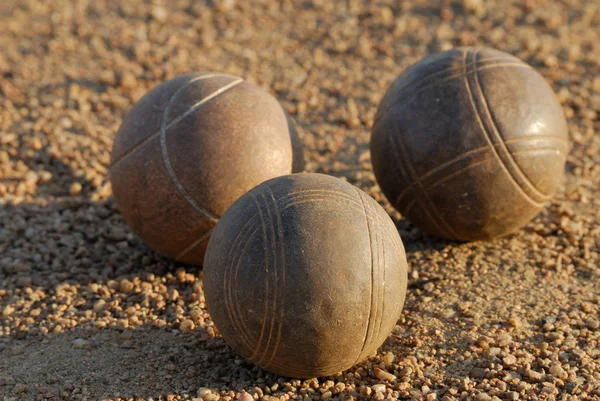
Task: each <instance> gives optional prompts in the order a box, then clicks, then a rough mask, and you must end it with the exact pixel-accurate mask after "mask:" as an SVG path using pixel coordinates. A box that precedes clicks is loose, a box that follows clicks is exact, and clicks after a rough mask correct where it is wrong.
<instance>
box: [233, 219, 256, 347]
mask: <svg viewBox="0 0 600 401" xmlns="http://www.w3.org/2000/svg"><path fill="white" fill-rule="evenodd" d="M258 229H259V227H258V225H256V227H255V226H254V225H253V230H252V231H251V232H250V234H249V235H248V237H247V238H246V239H245V241H244V245H243V247H242V250H241V251H240V252H239V256H238V257H237V261H236V262H235V264H234V268H233V280H231V285H230V286H229V296H230V297H231V298H230V299H231V301H232V302H233V310H234V316H235V319H237V326H238V327H239V328H240V331H238V332H237V334H238V335H239V334H240V333H245V334H243V335H245V338H246V339H247V343H248V345H247V347H248V350H251V349H252V348H253V347H254V346H255V343H256V339H255V338H254V336H253V335H252V334H251V333H250V330H248V327H247V326H246V321H245V318H244V313H243V312H242V310H241V308H240V302H239V301H238V294H239V291H237V288H238V282H239V280H238V277H239V275H238V273H239V271H240V266H241V263H242V256H243V255H244V252H246V249H247V248H248V245H249V244H250V243H251V241H252V238H253V237H254V234H256V233H257V232H258ZM234 288H235V289H236V291H234ZM232 293H233V295H232Z"/></svg>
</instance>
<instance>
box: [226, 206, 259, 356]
mask: <svg viewBox="0 0 600 401" xmlns="http://www.w3.org/2000/svg"><path fill="white" fill-rule="evenodd" d="M256 220H257V216H256V215H254V216H252V217H251V218H250V219H248V221H247V222H246V223H245V224H244V226H243V227H242V229H241V230H240V231H239V232H238V234H237V235H236V236H235V239H234V240H233V245H232V246H231V251H230V253H229V255H228V261H227V265H226V268H225V269H224V271H223V294H224V296H223V301H224V303H225V307H226V308H227V314H228V315H229V318H230V321H231V323H232V325H233V326H234V328H235V330H236V331H237V333H238V334H239V335H240V336H241V337H242V342H244V343H245V344H246V347H247V348H248V350H251V349H252V348H253V347H254V345H255V341H256V340H255V339H254V338H253V336H252V335H251V333H250V331H249V330H247V329H246V327H245V323H244V318H243V314H242V313H241V311H240V310H239V303H238V302H237V292H236V293H235V298H234V296H233V295H232V292H233V287H234V285H235V286H236V288H237V273H238V269H239V264H240V261H241V259H242V256H243V254H244V252H245V250H246V248H247V246H248V244H249V243H250V241H251V240H252V238H253V237H254V234H256V232H257V231H258V229H259V227H258V222H257V221H256ZM240 248H241V250H240ZM232 276H233V277H232Z"/></svg>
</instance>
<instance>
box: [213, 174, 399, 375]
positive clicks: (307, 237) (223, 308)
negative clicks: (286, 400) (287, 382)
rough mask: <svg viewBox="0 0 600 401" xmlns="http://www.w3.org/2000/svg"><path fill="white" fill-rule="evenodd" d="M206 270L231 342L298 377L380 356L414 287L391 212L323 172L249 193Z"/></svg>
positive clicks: (225, 223)
mask: <svg viewBox="0 0 600 401" xmlns="http://www.w3.org/2000/svg"><path fill="white" fill-rule="evenodd" d="M204 269H205V270H204V290H205V295H206V300H207V307H208V309H209V312H210V314H211V317H212V319H213V320H214V322H215V324H216V326H217V328H218V329H219V331H220V332H221V333H222V335H223V337H224V338H225V340H226V341H227V342H228V343H229V344H230V345H231V346H232V347H233V348H234V349H235V350H236V351H237V352H238V353H239V354H241V355H242V356H244V357H245V358H247V359H249V360H250V361H252V362H253V363H255V364H256V365H258V366H261V367H262V368H264V369H267V370H269V371H272V372H275V373H278V374H281V375H284V376H290V377H301V378H305V377H318V376H324V375H330V374H334V373H336V372H339V371H343V370H345V369H348V368H349V367H351V366H353V365H354V364H356V363H357V362H360V361H361V360H363V359H364V358H366V357H367V356H369V355H370V354H372V353H373V352H375V350H376V349H377V348H378V347H379V346H380V345H381V343H382V342H383V341H384V340H385V338H387V336H388V335H389V333H390V332H391V330H392V329H393V327H394V325H395V323H396V321H397V319H398V318H399V315H400V312H401V309H402V305H403V303H404V297H405V292H406V283H407V265H406V256H405V253H404V248H403V246H402V241H401V240H400V237H399V235H398V231H397V230H396V228H395V226H394V224H393V222H392V221H391V219H390V218H389V216H387V214H386V213H385V211H384V210H383V209H382V208H381V206H380V205H379V204H377V202H375V201H374V200H373V199H371V198H370V197H369V196H367V195H366V194H364V193H363V192H362V191H360V190H359V189H357V188H355V187H353V186H352V185H350V184H348V183H345V182H343V181H341V180H339V179H336V178H333V177H329V176H324V175H320V174H295V175H291V176H284V177H279V178H275V179H273V180H270V181H267V182H265V183H263V184H261V185H260V186H258V187H257V188H255V189H253V190H252V191H250V192H249V193H248V194H246V195H244V196H242V197H241V198H240V199H239V200H238V201H237V202H236V203H234V205H233V206H232V207H231V208H230V209H229V210H228V211H227V212H226V213H225V215H224V216H223V218H222V219H221V221H220V222H219V224H218V225H217V226H216V228H215V232H214V233H213V236H212V237H211V239H210V242H209V246H208V250H207V255H206V263H205V267H204ZM328 278H337V281H333V280H328ZM334 295H335V296H334ZM329 314H331V315H333V316H329ZM329 318H332V319H333V320H328V319H329ZM331 321H333V323H330V322H331Z"/></svg>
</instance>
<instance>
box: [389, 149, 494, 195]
mask: <svg viewBox="0 0 600 401" xmlns="http://www.w3.org/2000/svg"><path fill="white" fill-rule="evenodd" d="M489 150H490V149H489V147H487V146H484V147H481V148H477V149H471V150H469V151H468V152H465V153H463V154H462V155H460V156H458V157H455V158H454V159H452V160H448V161H447V162H444V163H442V164H440V165H439V166H437V167H434V168H432V169H431V170H429V171H427V172H426V173H424V174H423V175H421V176H419V181H424V180H425V179H426V178H428V177H429V176H431V175H433V174H435V173H437V172H438V171H440V170H443V169H445V168H446V167H450V166H452V165H453V164H455V163H458V162H460V161H462V160H464V159H466V158H468V157H471V156H473V155H475V154H477V153H482V152H485V151H489ZM414 187H415V183H414V182H411V183H410V184H409V185H407V186H406V187H405V188H404V189H403V190H402V192H400V195H398V196H397V197H396V201H395V202H394V205H399V204H400V202H401V201H402V200H403V198H404V197H405V196H406V195H407V194H408V193H409V192H410V191H411V190H412V189H413V188H414Z"/></svg>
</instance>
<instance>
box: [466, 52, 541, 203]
mask: <svg viewBox="0 0 600 401" xmlns="http://www.w3.org/2000/svg"><path fill="white" fill-rule="evenodd" d="M472 58H473V63H475V64H477V60H478V52H474V53H473V55H472ZM473 77H474V78H475V82H476V84H477V88H478V89H479V91H480V92H481V100H483V109H484V111H485V113H486V116H487V117H488V118H489V121H490V123H491V125H492V132H493V134H494V136H495V137H496V138H497V139H498V141H497V143H496V146H499V147H500V148H501V150H502V154H504V155H505V157H506V158H507V159H508V162H509V163H508V166H510V167H511V168H512V169H514V171H515V173H516V175H517V178H519V182H521V181H522V182H523V183H524V184H525V186H526V187H528V188H529V190H530V191H532V192H533V193H534V194H535V195H536V196H537V197H539V198H541V199H543V200H545V199H550V195H547V194H545V193H543V192H542V191H540V190H539V189H538V188H537V187H536V186H535V185H533V183H532V182H531V180H530V179H529V177H528V176H527V174H525V172H524V171H523V170H522V169H521V166H519V164H518V163H517V161H516V160H515V159H514V158H513V157H512V155H511V153H510V152H509V150H508V148H507V146H506V143H505V142H504V135H502V132H501V131H500V128H499V125H498V123H497V121H496V118H495V117H494V113H492V111H491V110H490V107H489V104H488V101H487V98H486V96H485V92H484V91H483V87H482V86H481V84H480V82H479V74H478V73H475V74H474V76H473ZM508 166H507V167H508ZM511 172H512V171H511Z"/></svg>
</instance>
